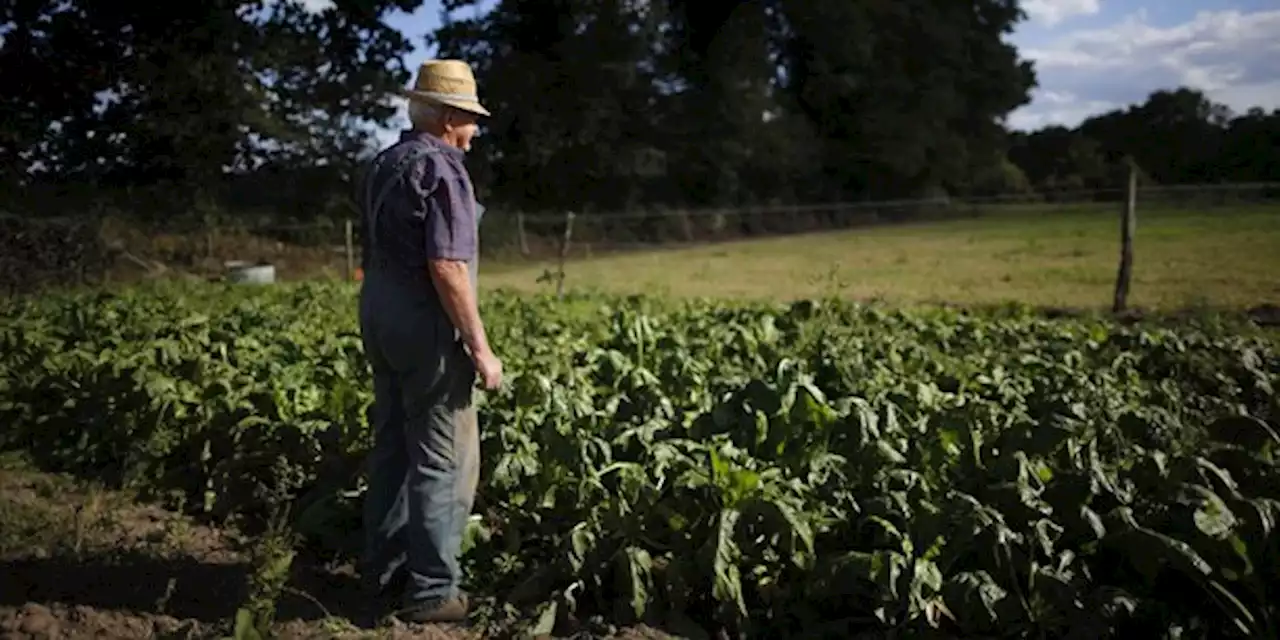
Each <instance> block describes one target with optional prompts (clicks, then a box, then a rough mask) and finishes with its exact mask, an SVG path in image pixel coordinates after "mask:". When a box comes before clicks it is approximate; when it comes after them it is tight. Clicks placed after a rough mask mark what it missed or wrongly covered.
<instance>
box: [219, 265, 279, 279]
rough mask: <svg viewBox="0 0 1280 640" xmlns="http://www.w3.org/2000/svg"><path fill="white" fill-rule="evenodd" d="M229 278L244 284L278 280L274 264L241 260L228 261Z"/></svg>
mask: <svg viewBox="0 0 1280 640" xmlns="http://www.w3.org/2000/svg"><path fill="white" fill-rule="evenodd" d="M227 270H228V273H227V280H228V281H230V282H237V283H243V284H271V283H273V282H275V281H276V266H275V265H273V264H247V263H244V262H240V261H235V262H228V263H227Z"/></svg>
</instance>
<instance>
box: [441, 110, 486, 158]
mask: <svg viewBox="0 0 1280 640" xmlns="http://www.w3.org/2000/svg"><path fill="white" fill-rule="evenodd" d="M478 119H479V118H478V117H477V116H476V115H475V114H474V113H469V112H466V111H462V110H460V109H450V110H449V115H448V117H447V120H446V122H445V130H446V131H448V132H449V135H450V137H452V138H453V143H454V144H455V145H457V147H458V148H459V149H462V150H463V151H470V150H471V139H472V138H474V137H475V136H476V134H477V133H479V131H480V125H479V124H477V120H478Z"/></svg>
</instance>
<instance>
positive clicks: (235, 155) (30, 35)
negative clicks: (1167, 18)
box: [0, 0, 1280, 216]
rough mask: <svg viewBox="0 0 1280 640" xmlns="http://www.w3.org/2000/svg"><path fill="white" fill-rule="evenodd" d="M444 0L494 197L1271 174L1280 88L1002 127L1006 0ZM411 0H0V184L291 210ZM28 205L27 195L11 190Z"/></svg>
mask: <svg viewBox="0 0 1280 640" xmlns="http://www.w3.org/2000/svg"><path fill="white" fill-rule="evenodd" d="M474 4H475V0H445V1H444V3H443V6H442V9H441V11H442V14H443V16H444V24H443V26H442V27H441V28H440V29H439V30H438V31H437V32H436V33H434V34H431V35H430V36H429V40H430V44H431V45H433V46H434V47H435V49H436V51H437V55H438V56H440V57H458V58H463V59H465V60H467V61H469V62H470V63H471V64H472V65H473V67H474V68H475V69H476V72H477V76H478V79H479V82H480V85H481V91H482V93H483V99H484V101H485V103H486V104H487V105H488V106H489V107H490V109H491V110H492V111H494V114H495V115H494V117H493V118H492V119H490V120H488V121H486V123H485V132H484V135H483V136H482V137H481V138H480V139H479V140H478V141H477V144H476V148H475V150H474V151H473V153H472V154H471V158H470V160H469V162H470V163H471V165H472V169H473V171H474V172H475V174H476V177H477V183H478V185H479V187H480V190H481V192H482V193H481V195H482V197H484V198H485V199H486V201H488V202H490V203H492V204H493V205H496V206H498V207H506V208H519V209H522V210H528V211H539V210H543V211H547V210H561V209H566V208H572V209H576V210H597V211H617V210H626V209H633V208H637V207H647V206H679V207H692V206H751V205H759V204H770V203H811V202H830V201H849V200H868V199H882V198H912V197H922V196H929V195H934V194H948V195H958V196H967V195H986V194H994V193H1010V192H1019V191H1028V190H1033V189H1034V190H1038V191H1053V190H1062V189H1100V188H1105V187H1113V186H1117V185H1118V184H1120V182H1119V181H1120V180H1122V178H1123V175H1122V174H1123V171H1121V170H1120V169H1119V167H1121V166H1122V165H1123V164H1124V163H1126V162H1127V160H1128V159H1130V158H1131V159H1133V160H1134V161H1136V162H1137V164H1138V165H1139V167H1140V168H1141V169H1142V171H1143V172H1144V176H1145V177H1146V178H1147V179H1149V180H1151V181H1154V182H1157V183H1189V182H1226V181H1233V182H1234V181H1267V180H1280V175H1278V174H1280V157H1277V155H1278V154H1280V111H1273V112H1271V113H1266V112H1264V111H1262V110H1260V109H1253V110H1250V111H1248V112H1247V113H1244V114H1234V113H1232V112H1231V110H1230V109H1228V108H1227V107H1225V106H1224V105H1220V104H1215V103H1214V102H1212V101H1211V100H1209V99H1208V98H1207V97H1206V96H1205V95H1204V94H1203V93H1202V92H1200V91H1198V90H1196V89H1195V88H1187V87H1181V88H1168V89H1163V90H1159V91H1156V92H1154V93H1153V94H1151V95H1150V97H1149V98H1148V99H1147V100H1146V102H1144V103H1142V104H1138V105H1132V106H1129V107H1126V108H1123V109H1118V110H1115V111H1112V112H1109V113H1103V114H1098V115H1096V116H1094V117H1091V118H1088V119H1087V120H1085V121H1084V122H1082V123H1081V124H1079V125H1078V126H1075V127H1063V126H1048V127H1045V128H1043V129H1041V130H1038V131H1032V132H1023V131H1010V130H1009V128H1008V126H1007V124H1006V122H1007V117H1008V115H1009V114H1010V113H1011V112H1012V111H1013V110H1015V109H1017V108H1018V107H1020V106H1022V105H1024V104H1027V103H1028V102H1029V100H1030V96H1031V91H1032V90H1033V89H1034V87H1035V86H1036V75H1035V71H1034V68H1033V65H1032V63H1031V62H1029V61H1028V60H1025V59H1023V58H1022V57H1021V56H1020V54H1019V52H1018V51H1017V49H1016V48H1015V47H1014V46H1013V45H1011V44H1010V43H1009V42H1008V41H1007V38H1006V36H1007V35H1008V34H1009V33H1010V32H1011V31H1012V30H1013V29H1014V28H1015V27H1016V26H1017V25H1018V23H1019V22H1020V21H1021V20H1023V18H1024V16H1023V13H1022V11H1021V9H1020V6H1019V3H1018V2H1016V1H1015V0H970V1H969V2H955V1H954V0H946V1H944V0H865V1H863V2H836V1H834V0H757V1H755V2H740V1H736V0H699V1H698V2H693V1H692V0H645V1H641V0H545V1H543V2H537V3H534V2H515V1H514V0H503V1H501V2H499V3H498V4H497V5H496V7H495V8H494V9H493V10H492V11H489V12H487V13H484V14H482V15H479V17H474V18H468V19H457V20H455V19H452V17H451V16H454V15H457V14H458V13H459V12H458V10H459V9H465V8H468V7H471V6H472V5H474ZM421 5H422V2H421V0H336V1H335V2H333V3H332V4H331V6H330V7H329V8H327V9H325V10H323V11H319V12H316V11H311V10H308V9H306V8H305V7H304V6H303V5H302V4H301V3H298V2H295V1H291V0H275V1H271V2H267V1H262V0H259V1H246V0H207V1H204V2H187V3H176V4H168V5H165V4H160V5H156V4H145V5H144V4H143V3H141V2H138V1H137V0H119V1H117V2H89V1H88V0H57V1H55V0H8V2H5V3H0V35H3V43H2V44H0V80H3V81H4V86H5V87H8V88H9V90H8V91H6V92H3V93H0V109H2V110H3V113H4V118H3V122H4V125H3V129H0V155H3V157H4V161H3V162H2V163H0V184H2V185H3V186H4V187H5V193H6V199H7V200H8V201H9V202H8V203H7V204H8V205H9V206H10V207H16V208H20V209H23V210H33V207H32V206H30V202H29V201H30V198H31V197H33V196H32V194H36V193H46V192H56V193H59V194H63V195H65V194H66V193H81V194H87V195H86V197H90V198H106V197H109V196H108V194H115V193H130V194H135V195H136V194H137V193H142V192H146V193H154V194H158V197H160V198H162V199H163V200H164V201H165V202H166V203H168V206H174V205H177V206H190V205H191V204H193V203H194V202H196V201H197V200H200V199H202V198H204V199H212V200H214V201H217V202H219V203H222V204H224V205H226V206H236V207H246V208H253V207H258V208H262V207H268V208H274V209H278V210H283V211H285V212H287V213H289V214H290V215H294V216H298V215H318V214H322V213H324V212H326V211H332V210H334V208H335V207H337V206H339V205H338V204H337V203H340V202H341V201H342V200H343V199H344V198H345V197H346V196H347V194H348V193H349V186H350V180H351V178H352V175H353V171H354V170H355V169H356V167H357V166H358V165H359V163H360V161H361V160H362V159H363V158H364V157H366V156H367V155H368V153H369V152H370V151H371V147H372V146H373V145H374V140H375V137H374V135H375V127H378V126H385V125H386V124H387V123H389V122H390V118H391V116H392V115H393V114H394V109H395V106H394V103H392V102H391V101H390V100H389V95H390V94H391V93H392V92H393V91H394V90H395V89H396V88H398V87H401V86H404V85H405V84H406V83H408V82H409V80H410V74H411V71H412V70H410V69H406V68H405V66H404V62H403V59H404V56H405V54H407V53H409V52H410V51H411V49H412V46H411V45H412V43H410V42H409V41H408V40H407V39H406V37H405V36H404V35H403V34H401V33H399V32H397V31H396V30H395V29H394V28H392V27H390V26H389V24H388V21H387V18H388V16H390V15H391V13H392V12H394V11H407V12H408V11H414V10H416V9H418V8H419V7H420V6H421ZM23 198H26V199H27V200H26V201H24V202H26V204H27V205H28V206H26V207H25V208H23V207H22V206H21V205H22V204H23V203H22V202H19V200H23Z"/></svg>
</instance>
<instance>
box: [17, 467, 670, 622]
mask: <svg viewBox="0 0 1280 640" xmlns="http://www.w3.org/2000/svg"><path fill="white" fill-rule="evenodd" d="M246 543H247V541H246V540H245V539H244V537H243V536H241V535H240V534H238V533H237V532H235V531H233V530H230V529H219V528H215V527H211V526H207V525H203V524H200V523H198V522H196V521H194V520H193V519H191V518H189V517H186V516H183V515H180V514H176V513H172V512H169V511H165V510H163V509H160V508H157V507H155V506H152V505H148V504H143V503H140V502H138V501H136V500H134V499H133V497H132V496H130V495H129V494H126V493H124V492H118V491H108V490H104V489H102V488H100V487H96V486H93V485H92V484H91V483H86V482H83V481H78V480H75V479H72V478H69V477H66V476H62V475H54V474H48V473H42V472H39V471H36V470H33V469H31V468H30V467H29V466H27V465H25V464H22V463H17V462H14V461H12V460H10V459H5V460H4V461H3V462H2V463H0V640H19V639H28V638H30V639H36V638H49V639H54V638H59V639H61V638H66V639H74V638H167V639H178V638H182V639H196V638H223V637H229V636H230V635H231V632H232V621H233V620H234V617H235V613H236V610H237V609H238V608H239V607H240V606H241V604H242V603H243V602H244V600H245V595H246V579H247V576H248V573H249V571H250V569H251V567H250V565H249V562H248V560H247V557H248V554H247V544H246ZM286 591H287V594H286V595H285V596H284V597H283V598H281V600H280V601H279V603H278V605H279V606H278V613H277V618H276V625H275V628H274V635H275V637H278V638H425V639H431V640H449V639H461V638H481V637H495V636H497V637H502V636H509V635H510V634H509V633H507V632H504V630H503V628H502V626H503V625H502V624H498V625H494V624H488V625H485V627H484V629H483V630H482V629H479V628H476V627H472V628H462V627H453V626H443V625H441V626H433V625H424V626H415V627H408V626H402V625H398V624H396V625H381V626H379V625H378V624H377V622H376V621H375V620H374V617H373V614H372V612H373V610H374V609H373V606H372V605H373V603H372V602H370V601H369V599H368V597H367V596H366V595H365V593H364V591H363V590H362V589H361V587H360V583H359V581H358V579H357V576H356V575H355V573H354V571H352V569H351V567H350V566H328V565H326V564H324V563H322V562H319V561H316V560H314V559H311V558H307V557H305V556H301V555H300V556H299V557H298V558H297V559H295V561H294V563H293V570H292V573H291V576H290V580H289V583H288V586H287V587H286ZM573 637H575V638H588V637H608V638H615V639H617V640H645V639H649V640H658V639H663V638H669V637H671V636H668V635H667V634H665V633H662V632H660V631H657V630H655V629H650V628H647V627H635V628H629V629H621V630H617V631H613V632H611V633H606V634H589V633H583V634H576V635H575V636H573Z"/></svg>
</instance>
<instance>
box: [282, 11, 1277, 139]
mask: <svg viewBox="0 0 1280 640" xmlns="http://www.w3.org/2000/svg"><path fill="white" fill-rule="evenodd" d="M297 1H300V2H304V3H306V4H309V5H317V6H319V5H324V4H327V3H328V1H329V0H297ZM495 2H496V0H483V1H482V2H481V3H480V10H481V11H487V10H488V9H489V8H490V7H492V6H493V5H494V4H495ZM440 6H441V5H440V3H439V1H438V0H427V2H426V3H425V4H424V5H423V6H422V7H421V8H419V9H418V11H416V12H414V13H413V14H411V15H406V14H398V15H395V16H393V17H391V18H390V22H391V24H392V25H393V26H395V27H396V28H398V29H400V30H401V31H402V32H403V33H404V34H405V35H406V36H407V37H408V38H409V39H410V40H411V41H412V42H414V43H415V44H416V45H417V50H416V51H415V52H414V53H413V54H411V55H409V56H407V57H406V60H405V63H406V65H407V66H408V67H409V68H410V69H411V70H416V69H417V66H418V64H419V63H420V62H421V61H422V60H424V59H426V58H428V57H430V55H431V54H432V53H433V52H432V51H430V50H428V48H427V47H426V45H425V43H424V42H423V36H424V35H425V34H427V33H430V32H432V31H434V30H435V28H436V27H437V26H438V25H439V23H440ZM1022 6H1023V9H1024V11H1026V13H1027V14H1028V19H1027V20H1026V21H1024V22H1023V23H1021V24H1020V26H1019V28H1018V30H1017V31H1016V32H1015V33H1014V35H1013V36H1012V37H1011V41H1012V42H1013V43H1014V44H1015V45H1017V46H1018V48H1019V50H1020V51H1021V52H1022V55H1023V57H1025V58H1029V59H1031V60H1034V61H1035V62H1036V68H1037V75H1038V77H1039V84H1040V86H1039V88H1037V89H1036V90H1035V91H1034V92H1033V94H1032V102H1031V104H1029V105H1027V106H1025V107H1023V108H1021V109H1019V110H1018V111H1016V112H1014V113H1013V114H1011V115H1010V117H1009V124H1010V125H1011V126H1013V127H1016V128H1035V127H1039V126H1043V125H1046V124H1063V125H1067V126H1072V125H1075V124H1078V123H1079V122H1080V120H1082V119H1083V118H1085V117H1087V116H1089V115H1092V114H1094V113H1098V112H1102V111H1107V110H1110V109H1114V108H1117V107H1123V106H1125V105H1128V104H1133V103H1137V102H1142V101H1143V100H1144V99H1145V98H1146V96H1147V95H1148V94H1150V93H1151V92H1152V91H1155V90H1157V89H1162V88H1173V87H1177V86H1179V85H1183V84H1186V85H1191V86H1195V87H1197V88H1199V89H1201V90H1203V91H1205V92H1206V93H1207V94H1208V95H1209V97H1210V98H1211V99H1213V100H1215V101H1218V102H1222V103H1225V104H1227V105H1228V106H1230V107H1231V108H1232V109H1235V110H1237V111H1243V110H1245V109H1247V108H1248V107H1250V106H1261V107H1264V108H1266V109H1268V110H1270V109H1275V108H1280V62H1277V60H1280V37H1278V36H1280V0H1023V5H1022ZM467 11H471V10H464V11H463V12H461V13H459V14H457V15H459V16H462V15H465V14H466V12H467ZM483 91H484V88H483V87H481V93H482V94H483Z"/></svg>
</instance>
